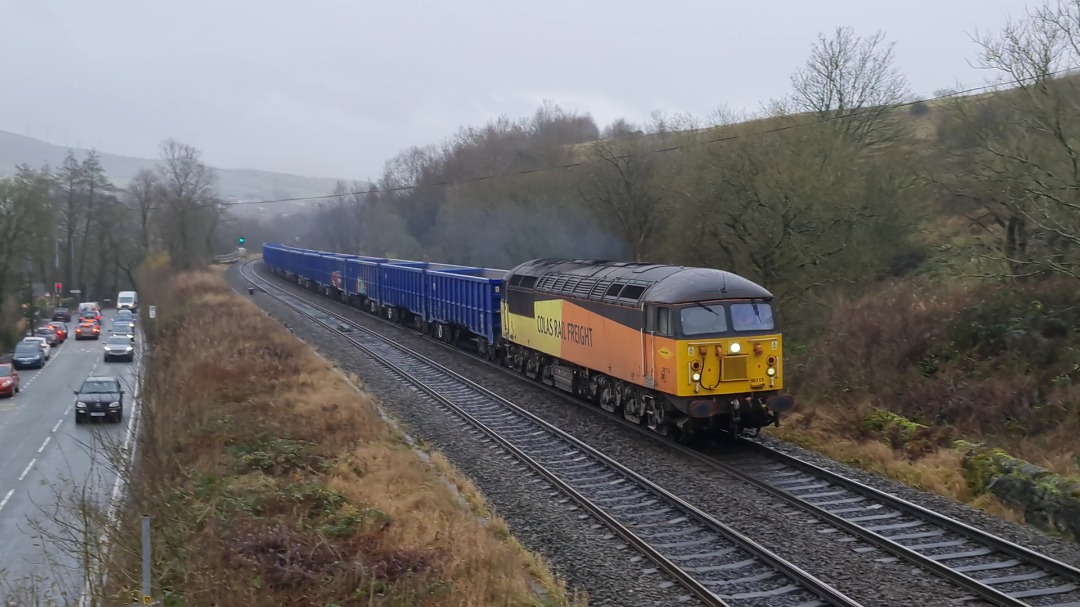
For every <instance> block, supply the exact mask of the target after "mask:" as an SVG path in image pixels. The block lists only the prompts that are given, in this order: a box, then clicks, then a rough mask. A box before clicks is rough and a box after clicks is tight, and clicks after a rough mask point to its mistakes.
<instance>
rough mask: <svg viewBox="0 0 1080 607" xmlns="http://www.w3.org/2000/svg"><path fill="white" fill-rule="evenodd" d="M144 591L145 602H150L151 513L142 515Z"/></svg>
mask: <svg viewBox="0 0 1080 607" xmlns="http://www.w3.org/2000/svg"><path fill="white" fill-rule="evenodd" d="M142 593H143V604H150V601H151V600H152V599H151V598H150V596H151V595H150V515H149V514H144V515H143V516H142Z"/></svg>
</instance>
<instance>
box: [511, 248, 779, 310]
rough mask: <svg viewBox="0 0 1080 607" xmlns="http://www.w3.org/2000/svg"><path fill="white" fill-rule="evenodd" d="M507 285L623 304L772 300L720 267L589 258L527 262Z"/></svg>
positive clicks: (757, 288) (767, 293) (770, 294)
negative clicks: (696, 266)
mask: <svg viewBox="0 0 1080 607" xmlns="http://www.w3.org/2000/svg"><path fill="white" fill-rule="evenodd" d="M507 283H508V284H509V285H510V286H511V287H513V286H520V287H522V288H530V287H531V288H534V289H536V290H537V291H544V292H548V293H553V294H559V295H566V296H569V297H576V298H579V299H591V300H596V301H599V300H603V301H605V302H608V303H616V304H622V305H637V304H638V303H639V302H642V301H645V302H650V303H665V304H678V303H688V302H692V301H708V300H711V299H742V298H767V299H768V298H772V293H770V292H769V291H768V290H766V289H765V288H764V287H762V286H761V285H758V284H757V283H755V282H753V281H750V280H747V279H746V278H743V277H742V276H739V275H737V274H732V273H731V272H725V271H723V270H716V269H712V268H688V267H685V266H671V265H664V264H653V263H640V262H624V261H603V260H590V259H534V260H532V261H527V262H525V263H523V264H521V265H519V266H517V267H516V268H514V269H512V270H510V273H509V274H507Z"/></svg>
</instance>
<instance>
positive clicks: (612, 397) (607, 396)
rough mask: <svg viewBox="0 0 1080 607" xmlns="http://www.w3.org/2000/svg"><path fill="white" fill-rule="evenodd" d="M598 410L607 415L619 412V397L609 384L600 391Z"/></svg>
mask: <svg viewBox="0 0 1080 607" xmlns="http://www.w3.org/2000/svg"><path fill="white" fill-rule="evenodd" d="M600 408H601V409H603V410H604V411H607V412H609V413H615V412H616V411H618V410H619V396H618V393H617V392H616V391H615V387H614V386H612V385H611V384H607V385H605V386H604V387H603V389H602V390H601V391H600Z"/></svg>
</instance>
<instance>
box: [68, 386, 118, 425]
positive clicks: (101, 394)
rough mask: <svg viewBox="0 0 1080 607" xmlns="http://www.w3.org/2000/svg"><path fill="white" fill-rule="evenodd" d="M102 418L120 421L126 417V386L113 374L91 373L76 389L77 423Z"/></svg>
mask: <svg viewBox="0 0 1080 607" xmlns="http://www.w3.org/2000/svg"><path fill="white" fill-rule="evenodd" d="M93 418H102V419H107V420H112V421H114V422H116V423H120V420H122V419H124V388H123V386H121V385H120V380H119V379H117V378H115V377H113V376H111V375H97V376H95V375H91V376H90V377H87V378H86V379H85V380H84V381H83V383H82V387H80V388H79V389H78V390H76V391H75V423H76V424H85V423H86V420H88V419H93Z"/></svg>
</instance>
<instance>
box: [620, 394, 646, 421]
mask: <svg viewBox="0 0 1080 607" xmlns="http://www.w3.org/2000/svg"><path fill="white" fill-rule="evenodd" d="M640 406H641V405H640V403H639V402H638V397H637V396H632V397H630V398H628V399H626V402H625V403H623V411H622V415H623V417H625V418H626V419H627V421H631V422H633V423H635V424H640V423H641V418H642V417H643V415H642V413H643V412H642V411H640V410H639V409H640Z"/></svg>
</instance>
